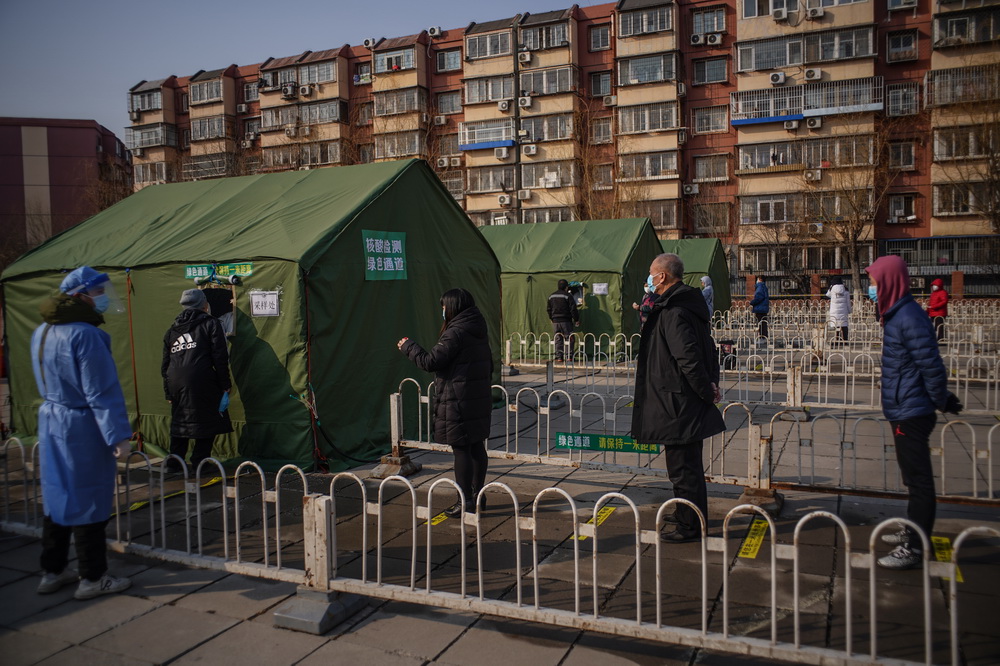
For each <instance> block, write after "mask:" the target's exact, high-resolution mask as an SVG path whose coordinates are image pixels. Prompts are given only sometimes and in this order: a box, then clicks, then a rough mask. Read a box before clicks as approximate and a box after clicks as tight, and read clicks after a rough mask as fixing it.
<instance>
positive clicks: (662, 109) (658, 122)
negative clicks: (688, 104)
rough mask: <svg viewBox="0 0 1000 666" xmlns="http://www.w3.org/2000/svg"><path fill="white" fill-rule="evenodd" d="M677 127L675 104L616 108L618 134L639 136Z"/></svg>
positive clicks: (661, 103)
mask: <svg viewBox="0 0 1000 666" xmlns="http://www.w3.org/2000/svg"><path fill="white" fill-rule="evenodd" d="M674 127H677V102H660V103H658V104H637V105H634V106H619V107H618V133H619V134H639V133H642V132H655V131H657V130H665V129H671V128H674Z"/></svg>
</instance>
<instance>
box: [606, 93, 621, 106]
mask: <svg viewBox="0 0 1000 666" xmlns="http://www.w3.org/2000/svg"><path fill="white" fill-rule="evenodd" d="M616 104H618V95H605V96H604V106H615V105H616Z"/></svg>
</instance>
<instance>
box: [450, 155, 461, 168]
mask: <svg viewBox="0 0 1000 666" xmlns="http://www.w3.org/2000/svg"><path fill="white" fill-rule="evenodd" d="M451 166H453V167H460V166H462V158H461V157H452V158H451Z"/></svg>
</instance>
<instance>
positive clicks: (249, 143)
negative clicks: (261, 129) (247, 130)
mask: <svg viewBox="0 0 1000 666" xmlns="http://www.w3.org/2000/svg"><path fill="white" fill-rule="evenodd" d="M240 146H241V147H243V148H253V141H247V140H246V139H244V140H243V142H242V143H241V144H240Z"/></svg>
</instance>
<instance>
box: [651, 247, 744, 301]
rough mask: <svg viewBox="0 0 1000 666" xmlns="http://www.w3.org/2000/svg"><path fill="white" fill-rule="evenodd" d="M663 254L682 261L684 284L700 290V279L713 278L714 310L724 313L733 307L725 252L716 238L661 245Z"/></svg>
mask: <svg viewBox="0 0 1000 666" xmlns="http://www.w3.org/2000/svg"><path fill="white" fill-rule="evenodd" d="M660 244H661V246H662V247H663V251H664V252H672V253H673V254H676V255H677V256H678V257H680V258H681V259H682V260H683V261H684V283H685V284H689V285H691V286H692V287H696V288H698V289H701V277H702V276H703V275H707V276H708V277H710V278H712V288H713V289H714V290H715V298H714V301H715V309H716V310H717V311H721V312H725V311H726V310H728V309H729V306H730V305H731V304H732V301H731V299H730V294H729V266H728V265H727V263H726V251H725V249H723V247H722V243H721V242H720V241H719V239H718V238H683V239H680V240H664V241H660Z"/></svg>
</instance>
